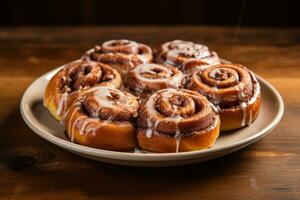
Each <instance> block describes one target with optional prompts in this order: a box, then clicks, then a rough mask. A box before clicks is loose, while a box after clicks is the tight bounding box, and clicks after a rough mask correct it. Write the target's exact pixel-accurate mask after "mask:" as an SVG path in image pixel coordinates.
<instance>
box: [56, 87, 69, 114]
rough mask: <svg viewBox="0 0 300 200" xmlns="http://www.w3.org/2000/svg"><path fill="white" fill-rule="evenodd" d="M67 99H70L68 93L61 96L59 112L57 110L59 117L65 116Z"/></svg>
mask: <svg viewBox="0 0 300 200" xmlns="http://www.w3.org/2000/svg"><path fill="white" fill-rule="evenodd" d="M67 99H68V93H66V92H65V93H63V94H62V95H61V96H60V99H59V101H58V106H57V110H56V114H57V115H58V116H60V115H62V114H63V111H64V110H65V106H66V102H67Z"/></svg>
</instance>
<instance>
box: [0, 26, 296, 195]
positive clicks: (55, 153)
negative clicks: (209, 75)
mask: <svg viewBox="0 0 300 200" xmlns="http://www.w3.org/2000/svg"><path fill="white" fill-rule="evenodd" d="M112 38H128V39H133V40H137V41H141V42H145V43H149V44H151V46H153V47H155V46H157V45H158V44H159V43H161V42H164V41H167V40H172V39H176V38H180V39H185V40H193V41H196V42H201V43H204V44H207V45H209V46H210V48H211V49H214V50H216V51H217V52H218V53H219V55H220V56H221V57H223V58H226V59H228V60H231V61H234V62H238V63H241V64H244V65H246V66H248V67H249V68H251V69H252V70H253V71H255V72H256V73H257V74H259V75H261V76H262V77H264V78H266V79H267V80H268V81H270V82H271V83H272V84H273V85H274V86H275V87H276V88H277V89H278V90H279V91H280V93H281V94H282V96H283V98H284V101H285V114H284V118H283V119H282V121H281V123H280V124H279V125H278V126H277V127H276V128H275V129H274V130H273V131H272V133H271V134H270V135H268V136H267V137H265V138H263V139H262V140H260V141H259V142H257V143H255V144H253V145H251V146H249V147H247V148H245V149H243V150H241V151H238V152H236V153H233V154H231V155H228V156H225V157H223V158H219V159H216V160H212V161H209V162H205V163H199V164H194V165H190V166H184V167H168V168H134V167H122V166H116V165H110V164H104V163H101V162H95V161H91V160H87V159H84V158H81V157H78V156H75V155H73V154H71V153H69V152H66V151H64V150H62V149H60V148H58V147H56V146H55V145H52V144H51V143H49V142H47V141H45V140H43V139H42V138H40V137H38V136H37V135H36V134H34V133H33V132H32V131H31V130H30V129H29V128H28V127H27V126H26V124H25V123H24V122H23V120H22V118H21V116H20V112H19V107H18V106H19V101H20V98H21V95H22V92H23V91H24V90H25V89H26V87H27V86H28V85H29V84H30V83H31V82H32V81H33V80H34V79H35V78H37V77H38V76H40V75H42V74H43V73H45V72H47V71H49V70H51V69H53V68H55V67H57V66H60V65H62V64H64V63H66V62H69V61H71V60H74V59H76V58H78V57H80V56H81V55H82V53H83V52H84V51H85V50H86V49H89V48H90V47H92V46H93V45H95V44H97V43H100V42H102V41H104V40H108V39H112ZM0 91H1V92H0V177H1V178H0V199H6V200H7V199H95V198H98V199H110V200H116V199H145V200H146V199H158V200H159V199H175V200H177V199H178V200H179V199H185V200H190V199H204V198H205V199H284V200H293V199H300V145H299V144H300V131H299V127H298V126H299V121H300V97H299V95H300V92H299V91H300V30H299V29H298V30H296V29H284V30H282V29H281V30H279V29H254V28H252V29H241V30H238V31H237V30H236V29H233V28H221V27H187V26H182V27H97V28H95V27H82V28H71V27H70V28H63V27H62V28H56V27H51V28H10V29H3V28H2V29H0Z"/></svg>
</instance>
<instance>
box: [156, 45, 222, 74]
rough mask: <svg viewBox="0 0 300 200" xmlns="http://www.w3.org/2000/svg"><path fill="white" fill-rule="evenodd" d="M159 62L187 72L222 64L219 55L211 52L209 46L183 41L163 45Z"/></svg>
mask: <svg viewBox="0 0 300 200" xmlns="http://www.w3.org/2000/svg"><path fill="white" fill-rule="evenodd" d="M157 61H158V62H159V63H168V64H172V65H175V66H177V67H179V68H180V69H181V70H187V71H194V68H198V67H200V68H203V67H207V66H208V65H213V64H219V63H220V59H219V57H218V55H217V53H216V52H214V51H210V50H209V48H208V47H207V46H205V45H202V44H196V43H193V42H189V41H182V40H173V41H170V42H166V43H164V44H162V45H161V48H160V52H159V54H158V57H157Z"/></svg>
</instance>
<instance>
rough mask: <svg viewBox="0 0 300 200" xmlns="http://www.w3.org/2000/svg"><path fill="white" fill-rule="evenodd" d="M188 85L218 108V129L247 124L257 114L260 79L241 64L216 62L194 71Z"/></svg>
mask: <svg viewBox="0 0 300 200" xmlns="http://www.w3.org/2000/svg"><path fill="white" fill-rule="evenodd" d="M187 88H188V89H191V90H194V91H197V92H199V93H200V94H202V95H204V96H206V97H207V98H208V99H209V100H210V101H211V102H212V103H213V104H214V105H215V106H216V107H217V108H218V109H219V114H220V118H221V131H228V130H233V129H238V128H241V127H244V126H247V125H249V124H251V123H252V122H253V121H254V120H255V119H256V118H257V116H258V112H259V107H260V87H259V83H258V81H257V80H256V77H255V76H254V74H253V73H252V72H251V71H249V70H248V69H247V68H246V67H244V66H241V65H237V64H219V65H214V66H211V67H209V68H206V69H203V70H200V71H196V72H194V73H193V74H192V75H191V78H190V80H189V82H188V83H187Z"/></svg>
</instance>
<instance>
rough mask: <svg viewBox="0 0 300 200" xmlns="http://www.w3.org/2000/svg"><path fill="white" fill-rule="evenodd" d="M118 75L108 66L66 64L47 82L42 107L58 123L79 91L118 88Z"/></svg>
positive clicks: (119, 84)
mask: <svg viewBox="0 0 300 200" xmlns="http://www.w3.org/2000/svg"><path fill="white" fill-rule="evenodd" d="M121 83H122V80H121V76H120V74H119V73H118V72H117V71H116V70H115V69H113V68H111V67H109V66H108V65H105V64H101V63H97V62H92V61H89V62H88V61H81V60H76V61H73V62H70V63H68V64H66V65H65V66H64V67H63V68H62V69H61V70H60V71H59V72H57V73H56V74H55V75H54V76H53V77H52V79H51V80H50V81H49V82H48V85H47V87H46V91H45V95H44V105H45V107H47V108H48V110H49V111H50V113H51V114H52V115H53V116H54V117H55V118H56V119H57V120H59V121H61V120H62V117H63V114H64V113H65V111H66V110H67V108H68V107H69V105H70V104H71V103H72V102H73V101H74V99H76V98H77V97H78V95H79V91H83V90H86V89H88V88H90V87H94V86H99V85H103V86H108V87H115V88H119V87H120V86H121Z"/></svg>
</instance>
